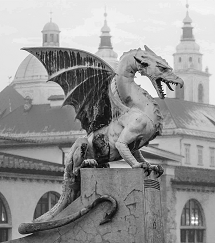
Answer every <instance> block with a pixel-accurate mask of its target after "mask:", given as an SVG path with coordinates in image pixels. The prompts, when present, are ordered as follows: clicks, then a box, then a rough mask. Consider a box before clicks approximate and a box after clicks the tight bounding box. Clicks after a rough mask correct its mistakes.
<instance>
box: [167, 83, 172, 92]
mask: <svg viewBox="0 0 215 243" xmlns="http://www.w3.org/2000/svg"><path fill="white" fill-rule="evenodd" d="M166 85H167V87H168V88H169V89H170V90H172V91H174V89H173V88H172V87H171V86H170V84H169V83H166Z"/></svg>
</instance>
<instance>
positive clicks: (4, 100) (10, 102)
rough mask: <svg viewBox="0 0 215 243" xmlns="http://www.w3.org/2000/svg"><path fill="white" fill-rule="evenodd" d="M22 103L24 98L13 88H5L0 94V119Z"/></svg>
mask: <svg viewBox="0 0 215 243" xmlns="http://www.w3.org/2000/svg"><path fill="white" fill-rule="evenodd" d="M24 103H25V101H24V98H23V97H22V96H21V95H20V94H19V93H18V92H17V91H16V90H15V89H14V88H13V87H11V86H7V87H6V88H5V89H3V90H2V91H1V92H0V117H3V116H6V115H7V114H8V113H10V112H11V111H13V110H15V109H16V108H17V107H19V106H21V105H24Z"/></svg>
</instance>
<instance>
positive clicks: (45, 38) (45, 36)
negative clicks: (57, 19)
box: [44, 34, 48, 42]
mask: <svg viewBox="0 0 215 243" xmlns="http://www.w3.org/2000/svg"><path fill="white" fill-rule="evenodd" d="M47 41H48V38H47V34H45V35H44V42H47Z"/></svg>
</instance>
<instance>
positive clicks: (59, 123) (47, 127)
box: [0, 104, 81, 136]
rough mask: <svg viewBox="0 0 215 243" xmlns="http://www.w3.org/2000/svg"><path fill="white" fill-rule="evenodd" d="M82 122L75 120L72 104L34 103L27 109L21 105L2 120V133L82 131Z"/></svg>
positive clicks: (0, 133) (0, 124)
mask: <svg viewBox="0 0 215 243" xmlns="http://www.w3.org/2000/svg"><path fill="white" fill-rule="evenodd" d="M80 128H81V126H80V122H79V121H78V120H75V112H74V109H73V108H72V107H71V106H64V107H50V105H49V104H43V105H32V107H31V109H30V110H28V111H25V110H24V108H23V106H20V107H19V108H17V109H16V110H14V111H13V112H11V113H10V114H8V115H7V116H5V117H3V118H2V119H1V121H0V135H4V134H7V135H8V134H26V136H27V135H28V134H32V133H35V134H36V133H39V134H40V133H41V136H42V134H44V133H66V132H68V133H69V132H70V131H80Z"/></svg>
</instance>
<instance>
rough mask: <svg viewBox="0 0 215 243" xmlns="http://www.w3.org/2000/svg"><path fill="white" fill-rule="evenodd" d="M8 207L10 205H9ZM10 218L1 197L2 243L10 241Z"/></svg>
mask: <svg viewBox="0 0 215 243" xmlns="http://www.w3.org/2000/svg"><path fill="white" fill-rule="evenodd" d="M7 206H8V205H7ZM10 228H11V226H10V224H9V216H8V212H7V207H6V205H5V203H4V200H2V198H1V197H0V242H3V241H7V240H9V237H8V235H9V229H10Z"/></svg>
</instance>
